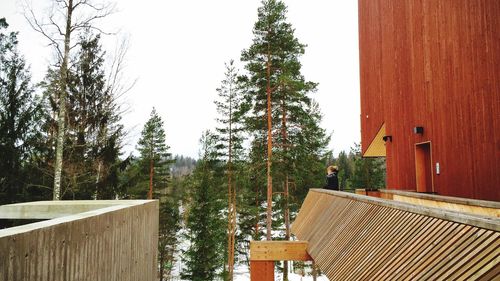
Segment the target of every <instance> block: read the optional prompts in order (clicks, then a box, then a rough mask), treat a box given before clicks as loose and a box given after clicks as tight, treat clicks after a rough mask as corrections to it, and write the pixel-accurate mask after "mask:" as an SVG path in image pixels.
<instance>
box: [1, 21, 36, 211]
mask: <svg viewBox="0 0 500 281" xmlns="http://www.w3.org/2000/svg"><path fill="white" fill-rule="evenodd" d="M6 28H8V24H7V22H6V20H5V18H0V155H1V161H0V205H2V204H6V203H12V202H20V201H25V200H29V199H30V196H29V194H27V193H28V192H27V188H28V186H29V183H30V180H32V174H33V173H36V171H35V170H34V169H33V164H34V161H36V160H37V157H38V153H39V152H40V151H41V147H40V146H39V142H38V140H39V139H41V138H42V136H41V133H40V131H41V128H40V122H39V119H40V116H41V114H42V112H41V104H40V101H39V100H38V99H37V98H36V96H35V94H34V87H33V85H32V84H31V75H30V73H29V70H28V68H27V67H26V62H25V60H24V58H23V57H22V56H21V55H20V54H19V52H18V50H17V44H18V41H17V33H16V32H10V33H4V32H3V31H4V29H6Z"/></svg>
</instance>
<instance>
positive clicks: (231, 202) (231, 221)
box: [227, 89, 236, 281]
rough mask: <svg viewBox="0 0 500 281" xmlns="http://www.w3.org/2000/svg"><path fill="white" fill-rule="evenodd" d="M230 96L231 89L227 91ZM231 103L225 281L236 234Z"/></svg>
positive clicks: (232, 261)
mask: <svg viewBox="0 0 500 281" xmlns="http://www.w3.org/2000/svg"><path fill="white" fill-rule="evenodd" d="M229 91H230V94H231V91H232V89H229ZM232 121H233V118H232V103H231V100H230V101H229V144H228V150H229V151H228V158H229V159H228V163H227V187H228V194H227V196H228V210H227V211H228V212H227V218H228V231H227V235H228V237H227V238H228V239H227V249H228V255H227V272H228V278H227V280H229V281H232V280H233V269H234V244H235V243H234V239H235V233H236V194H235V193H236V190H235V189H234V188H233V183H232V177H233V174H232V172H233V171H232V157H233V149H232V148H233V142H232V133H233V132H232Z"/></svg>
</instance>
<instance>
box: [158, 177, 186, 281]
mask: <svg viewBox="0 0 500 281" xmlns="http://www.w3.org/2000/svg"><path fill="white" fill-rule="evenodd" d="M171 187H172V188H169V189H168V191H167V192H165V193H163V194H162V195H161V196H160V210H159V225H158V268H159V275H160V281H164V280H171V279H170V278H171V277H172V269H173V267H174V263H175V261H176V260H175V253H176V251H177V249H178V247H177V245H178V242H179V241H178V238H177V237H178V232H179V230H180V228H181V225H180V213H179V206H180V205H179V202H180V200H181V198H180V197H179V193H180V190H178V186H177V185H172V186H171Z"/></svg>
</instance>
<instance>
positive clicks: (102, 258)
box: [0, 200, 158, 281]
mask: <svg viewBox="0 0 500 281" xmlns="http://www.w3.org/2000/svg"><path fill="white" fill-rule="evenodd" d="M61 202H63V201H61ZM70 202H72V201H70ZM115 202H119V201H115ZM157 249H158V202H157V201H152V200H151V201H149V200H148V201H146V200H144V203H141V204H135V205H133V206H126V205H124V206H113V207H108V208H106V209H100V210H95V211H91V212H87V213H82V214H79V215H72V216H67V217H60V218H56V219H53V220H48V221H43V222H38V223H34V224H28V225H23V226H19V227H13V228H7V229H3V230H0V280H2V281H16V280H40V281H59V280H60V281H65V280H82V281H83V280H88V281H97V280H109V281H114V280H116V281H122V280H123V281H136V280H145V281H153V280H158V278H157Z"/></svg>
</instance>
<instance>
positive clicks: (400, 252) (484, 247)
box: [292, 189, 500, 280]
mask: <svg viewBox="0 0 500 281" xmlns="http://www.w3.org/2000/svg"><path fill="white" fill-rule="evenodd" d="M499 231H500V220H499V219H498V218H497V217H489V216H479V215H472V214H463V213H459V212H454V211H450V210H443V209H439V208H432V207H427V206H419V205H415V204H410V203H405V202H395V201H391V200H386V199H380V198H372V197H368V196H362V195H357V194H350V193H345V192H337V191H328V190H319V189H312V190H311V191H310V192H309V194H308V195H307V198H306V199H305V201H304V203H303V205H302V208H301V210H300V212H299V214H298V216H297V218H296V220H295V222H294V223H293V225H292V233H294V234H295V235H296V236H297V238H298V239H299V240H304V241H308V245H309V246H308V249H307V251H308V253H309V254H310V255H311V257H312V258H313V259H314V261H315V263H316V264H317V265H318V266H319V268H320V269H321V270H322V272H324V273H325V274H326V275H327V276H328V277H329V278H330V280H491V279H493V278H495V277H496V278H497V277H498V276H499V275H500V266H499V259H500V233H499Z"/></svg>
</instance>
